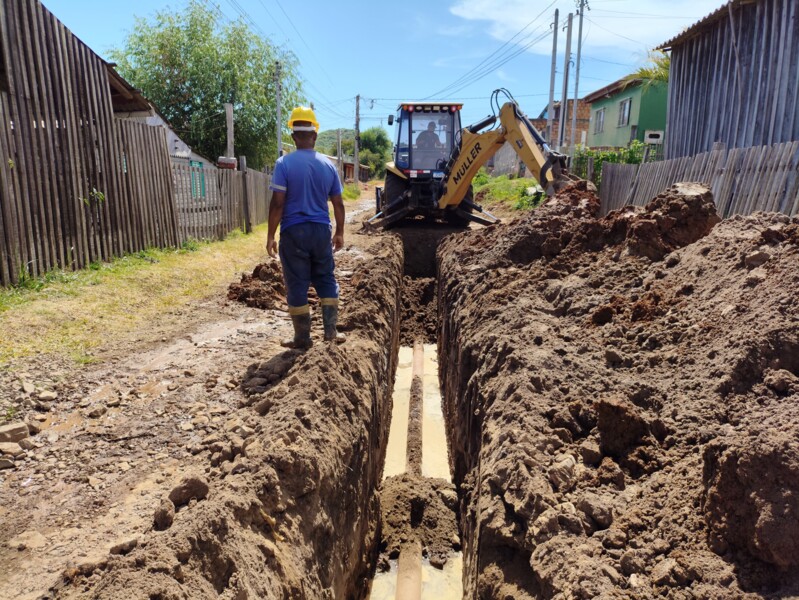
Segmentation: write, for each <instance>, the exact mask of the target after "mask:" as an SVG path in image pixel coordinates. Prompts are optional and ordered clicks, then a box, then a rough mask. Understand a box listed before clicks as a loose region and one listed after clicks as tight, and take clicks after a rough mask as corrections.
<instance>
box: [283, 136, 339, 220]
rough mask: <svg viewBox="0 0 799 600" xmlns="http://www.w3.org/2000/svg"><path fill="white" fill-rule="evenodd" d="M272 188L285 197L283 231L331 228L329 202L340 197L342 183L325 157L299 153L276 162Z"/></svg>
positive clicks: (315, 153) (311, 153) (293, 153)
mask: <svg viewBox="0 0 799 600" xmlns="http://www.w3.org/2000/svg"><path fill="white" fill-rule="evenodd" d="M269 188H270V189H271V190H272V191H276V192H285V193H286V202H285V204H284V205H283V218H282V219H281V220H280V227H281V228H282V229H287V228H288V227H291V226H292V225H297V224H298V223H323V224H326V225H329V224H330V213H329V212H328V207H327V201H328V198H330V196H338V195H339V194H341V181H339V178H338V172H337V171H336V168H335V167H334V166H333V164H332V163H331V162H330V161H329V160H327V158H325V157H324V156H323V155H321V154H319V153H318V152H316V151H315V150H297V151H295V152H291V153H289V154H286V155H285V156H281V157H280V158H278V159H277V162H276V163H275V172H274V173H273V174H272V183H271V184H270V185H269Z"/></svg>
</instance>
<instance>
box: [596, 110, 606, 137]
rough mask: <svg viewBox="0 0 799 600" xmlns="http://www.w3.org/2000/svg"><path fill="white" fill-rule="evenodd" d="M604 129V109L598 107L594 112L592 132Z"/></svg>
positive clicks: (600, 131)
mask: <svg viewBox="0 0 799 600" xmlns="http://www.w3.org/2000/svg"><path fill="white" fill-rule="evenodd" d="M603 131H605V109H604V108H603V109H600V110H598V111H596V112H595V113H594V133H602V132H603Z"/></svg>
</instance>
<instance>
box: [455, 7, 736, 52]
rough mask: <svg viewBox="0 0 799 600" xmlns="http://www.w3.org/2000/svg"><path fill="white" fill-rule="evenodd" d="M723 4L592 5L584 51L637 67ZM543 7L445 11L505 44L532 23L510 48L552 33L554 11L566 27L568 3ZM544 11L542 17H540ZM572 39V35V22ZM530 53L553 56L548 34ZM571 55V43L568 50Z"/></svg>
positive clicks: (562, 41)
mask: <svg viewBox="0 0 799 600" xmlns="http://www.w3.org/2000/svg"><path fill="white" fill-rule="evenodd" d="M723 2H724V0H670V1H669V2H668V3H664V2H662V0H618V1H615V2H609V1H608V2H600V1H598V0H597V1H596V2H594V3H593V4H592V5H591V7H590V9H589V10H587V11H586V18H585V21H584V24H583V44H584V45H583V52H584V53H585V54H586V55H591V54H593V55H595V56H599V57H608V56H615V57H629V58H630V59H631V60H630V62H638V63H640V62H642V58H645V56H646V50H647V49H650V48H654V47H656V46H658V45H659V44H662V43H663V42H666V41H667V40H669V39H671V38H672V37H674V36H675V35H677V34H678V33H679V32H680V31H682V30H683V29H685V28H686V27H688V26H690V25H692V24H693V23H695V22H696V21H698V20H700V19H702V18H704V17H705V16H707V15H708V14H709V13H711V12H713V11H715V10H716V9H717V8H719V7H720V6H722V4H723ZM546 6H547V4H546V3H545V2H536V3H532V2H530V0H457V1H456V2H455V3H454V4H453V5H452V6H450V12H451V13H452V14H453V15H455V16H457V17H460V18H461V19H465V20H467V21H476V22H485V23H486V25H485V28H486V31H487V32H488V33H489V34H490V35H491V36H492V37H494V38H496V39H497V40H501V41H502V42H505V41H507V40H509V39H510V38H511V37H513V36H514V35H515V34H516V33H517V32H518V31H519V30H520V29H521V28H522V27H524V26H525V25H526V24H527V23H530V22H531V21H533V20H535V21H534V22H533V23H532V24H531V25H530V26H529V27H528V28H527V29H525V31H524V32H523V33H522V34H520V35H519V36H518V37H516V38H515V39H514V40H513V43H515V44H518V43H521V44H522V45H525V44H527V43H529V42H530V41H532V40H533V39H534V38H535V37H538V36H539V35H540V34H543V33H545V32H548V31H549V30H550V29H551V24H552V19H553V14H554V11H555V8H558V9H559V10H560V26H561V27H563V26H564V25H565V23H566V17H567V15H568V13H569V12H574V11H575V6H574V3H573V2H572V1H569V0H557V2H556V4H555V5H554V6H552V7H550V8H547V9H545V7H546ZM542 11H543V13H542ZM572 35H573V38H574V37H576V36H577V19H575V23H574V31H573V34H572ZM565 41H566V37H565V32H564V31H560V32H559V33H558V47H559V52H562V51H563V49H564V46H565ZM529 50H530V51H531V52H535V53H538V54H549V53H551V52H552V37H551V35H547V36H546V37H545V38H544V39H543V40H541V41H540V42H539V43H537V44H536V45H534V46H532V47H530V49H529ZM572 51H574V39H573V50H572Z"/></svg>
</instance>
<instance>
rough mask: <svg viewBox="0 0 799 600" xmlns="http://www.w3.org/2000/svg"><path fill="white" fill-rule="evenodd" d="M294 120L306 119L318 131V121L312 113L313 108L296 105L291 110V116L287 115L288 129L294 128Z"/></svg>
mask: <svg viewBox="0 0 799 600" xmlns="http://www.w3.org/2000/svg"><path fill="white" fill-rule="evenodd" d="M294 121H307V122H309V123H310V124H311V125H313V126H314V129H315V130H316V131H319V122H318V121H317V120H316V115H315V114H314V113H313V109H311V108H308V107H307V106H298V107H297V108H295V109H294V110H292V111H291V117H289V129H293V128H294Z"/></svg>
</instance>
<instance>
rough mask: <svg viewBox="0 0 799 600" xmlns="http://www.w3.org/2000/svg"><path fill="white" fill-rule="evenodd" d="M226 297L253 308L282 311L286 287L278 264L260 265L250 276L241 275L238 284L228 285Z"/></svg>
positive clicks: (275, 262) (284, 303) (277, 262)
mask: <svg viewBox="0 0 799 600" xmlns="http://www.w3.org/2000/svg"><path fill="white" fill-rule="evenodd" d="M227 297H228V300H236V301H237V302H242V303H243V304H246V305H247V306H252V307H253V308H263V309H275V308H277V309H282V310H284V309H285V307H286V286H285V284H284V283H283V271H282V269H281V268H280V262H279V261H277V260H274V261H271V262H268V263H261V264H259V265H257V266H256V267H255V269H253V272H252V275H247V274H246V273H243V274H242V276H241V281H240V282H238V283H231V284H230V286H229V287H228V293H227Z"/></svg>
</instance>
